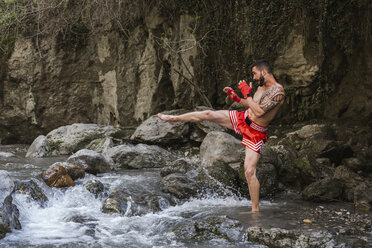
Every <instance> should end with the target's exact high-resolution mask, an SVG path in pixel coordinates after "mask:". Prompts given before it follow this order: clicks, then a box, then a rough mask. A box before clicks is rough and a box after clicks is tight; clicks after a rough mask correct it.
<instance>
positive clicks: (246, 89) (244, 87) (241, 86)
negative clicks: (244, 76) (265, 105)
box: [238, 81, 252, 98]
mask: <svg viewBox="0 0 372 248" xmlns="http://www.w3.org/2000/svg"><path fill="white" fill-rule="evenodd" d="M238 87H239V89H240V91H241V92H242V94H243V96H244V98H247V97H248V96H252V95H251V92H252V87H250V86H248V84H247V82H246V81H243V82H241V83H240V84H239V86H238Z"/></svg>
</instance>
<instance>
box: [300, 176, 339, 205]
mask: <svg viewBox="0 0 372 248" xmlns="http://www.w3.org/2000/svg"><path fill="white" fill-rule="evenodd" d="M343 189H344V184H343V183H342V182H341V181H340V180H338V179H334V178H329V177H328V178H324V179H322V180H319V181H317V182H314V183H312V184H310V185H308V186H307V187H306V188H305V189H304V190H303V191H302V197H303V198H304V199H305V200H307V201H314V202H331V201H334V200H337V199H341V198H342V195H343Z"/></svg>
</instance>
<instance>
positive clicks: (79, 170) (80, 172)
mask: <svg viewBox="0 0 372 248" xmlns="http://www.w3.org/2000/svg"><path fill="white" fill-rule="evenodd" d="M61 164H62V165H63V167H65V169H66V171H67V174H68V175H69V176H70V177H71V178H72V180H74V181H75V180H76V179H79V178H84V177H85V169H84V167H83V166H82V165H79V164H70V163H61Z"/></svg>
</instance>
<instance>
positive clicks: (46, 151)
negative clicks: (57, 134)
mask: <svg viewBox="0 0 372 248" xmlns="http://www.w3.org/2000/svg"><path fill="white" fill-rule="evenodd" d="M50 154H51V148H50V144H49V140H48V139H47V137H46V136H44V135H40V136H38V137H37V138H36V139H35V140H34V142H32V144H31V146H30V147H29V148H28V150H27V153H26V158H42V157H48V156H49V155H50Z"/></svg>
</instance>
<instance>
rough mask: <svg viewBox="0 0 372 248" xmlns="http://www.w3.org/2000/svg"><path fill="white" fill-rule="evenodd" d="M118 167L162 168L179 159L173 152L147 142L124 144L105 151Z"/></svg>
mask: <svg viewBox="0 0 372 248" xmlns="http://www.w3.org/2000/svg"><path fill="white" fill-rule="evenodd" d="M104 154H105V155H107V156H108V157H110V158H112V160H113V161H114V162H115V164H116V166H117V167H118V168H129V169H140V168H162V167H165V166H167V165H168V164H170V163H171V162H173V161H174V160H176V159H177V157H176V156H175V155H173V154H172V153H171V152H169V151H167V150H165V149H163V148H161V147H159V146H156V145H146V144H138V145H131V144H123V145H120V146H115V147H112V148H110V149H108V150H107V151H106V152H105V153H104Z"/></svg>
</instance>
